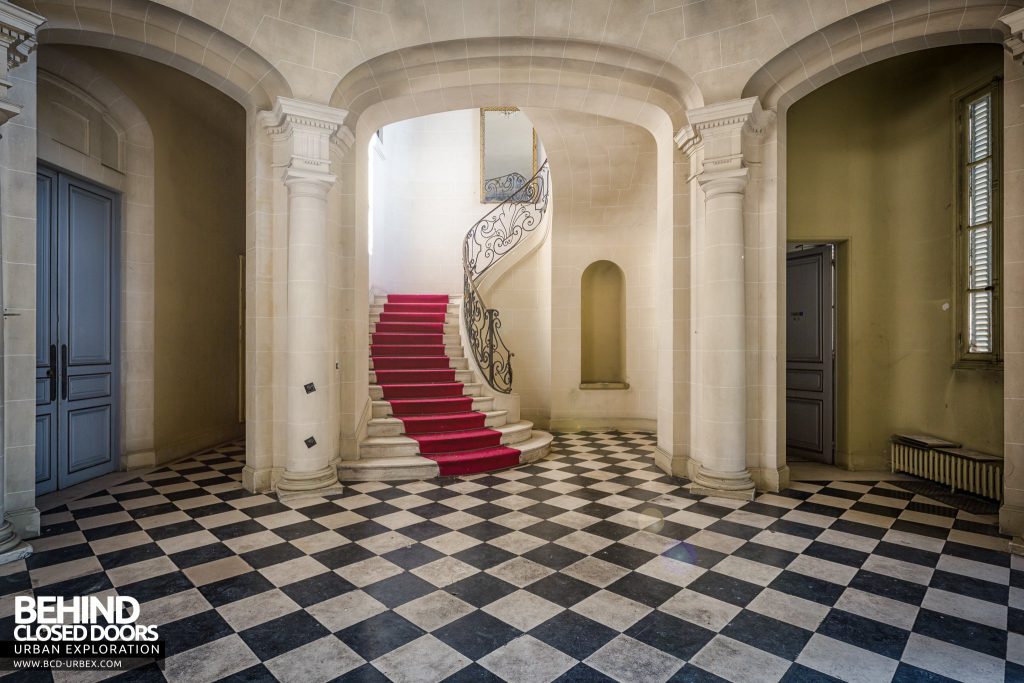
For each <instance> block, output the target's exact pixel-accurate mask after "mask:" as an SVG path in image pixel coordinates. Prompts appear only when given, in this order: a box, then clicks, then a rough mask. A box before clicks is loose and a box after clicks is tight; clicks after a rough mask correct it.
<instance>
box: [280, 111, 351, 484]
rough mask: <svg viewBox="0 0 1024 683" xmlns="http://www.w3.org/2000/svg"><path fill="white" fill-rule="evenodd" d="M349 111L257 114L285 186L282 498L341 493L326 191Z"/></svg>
mask: <svg viewBox="0 0 1024 683" xmlns="http://www.w3.org/2000/svg"><path fill="white" fill-rule="evenodd" d="M347 113H348V112H346V111H343V110H340V109H334V108H332V107H328V106H324V105H320V104H313V103H309V102H300V101H297V100H292V99H286V98H278V100H277V102H276V103H275V105H274V109H273V111H271V112H264V114H262V115H261V116H262V119H263V123H264V125H265V126H267V128H268V129H269V132H270V134H271V136H272V137H273V138H274V139H275V141H276V142H277V143H278V144H279V145H281V146H282V147H283V151H284V156H285V158H286V161H285V163H284V167H285V172H284V183H285V185H286V187H287V188H288V259H287V260H288V275H287V282H288V294H287V306H288V309H287V320H288V323H287V328H288V335H287V337H288V350H287V378H288V379H287V387H286V389H287V392H288V397H287V406H288V408H287V410H288V425H287V429H286V442H287V453H286V455H287V460H286V463H285V470H284V472H283V473H282V474H281V477H280V479H279V480H278V482H277V490H278V493H279V495H280V496H281V497H294V496H299V495H326V494H328V493H337V492H339V491H340V490H341V487H340V484H339V483H338V473H337V470H336V468H335V465H334V464H333V462H332V461H333V455H334V454H333V453H331V452H330V451H329V444H330V443H331V442H332V440H331V439H329V438H328V435H327V433H326V427H327V424H328V419H327V418H328V412H327V411H328V406H329V400H328V396H329V392H328V385H329V381H330V357H329V348H330V346H329V330H328V324H327V321H328V309H327V193H328V192H329V191H330V189H331V187H332V186H333V185H334V183H335V180H336V178H335V176H334V175H332V174H331V172H330V171H331V168H330V166H331V162H330V154H331V145H332V144H339V145H342V146H343V147H344V148H346V149H347V147H348V146H349V145H351V142H352V134H351V132H350V131H349V130H348V129H347V128H345V126H344V125H343V124H344V121H345V117H346V115H347Z"/></svg>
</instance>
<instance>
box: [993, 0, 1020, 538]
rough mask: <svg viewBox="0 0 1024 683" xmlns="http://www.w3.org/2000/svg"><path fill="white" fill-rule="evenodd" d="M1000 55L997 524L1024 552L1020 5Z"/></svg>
mask: <svg viewBox="0 0 1024 683" xmlns="http://www.w3.org/2000/svg"><path fill="white" fill-rule="evenodd" d="M1000 21H1002V22H1003V23H1004V24H1006V25H1007V26H1008V27H1009V28H1010V32H1009V36H1008V37H1007V38H1006V43H1005V45H1006V52H1005V54H1004V59H1003V190H1002V191H1003V240H1002V243H1003V250H1004V253H1003V279H1002V288H1003V289H1002V292H1001V294H1002V299H1003V330H1004V332H1003V405H1004V408H1003V411H1004V412H1003V495H1004V497H1003V505H1002V507H1001V508H999V528H1000V531H1002V532H1003V533H1004V534H1007V535H1010V536H1013V540H1012V541H1011V542H1010V551H1011V552H1013V553H1016V554H1018V555H1024V337H1022V336H1021V334H1020V331H1021V329H1024V9H1019V10H1016V11H1015V12H1011V13H1010V14H1007V15H1006V16H1004V17H1002V18H1001V19H1000Z"/></svg>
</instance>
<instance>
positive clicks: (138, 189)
mask: <svg viewBox="0 0 1024 683" xmlns="http://www.w3.org/2000/svg"><path fill="white" fill-rule="evenodd" d="M38 80H39V91H38V107H39V110H40V117H39V118H40V125H39V147H38V154H39V158H40V159H42V160H44V161H48V162H51V163H53V164H55V165H57V166H60V167H62V168H66V169H68V170H70V171H74V172H75V173H78V174H79V175H82V176H84V177H86V178H88V179H90V180H93V181H95V182H98V183H100V184H103V185H106V186H108V187H112V188H113V189H115V190H118V191H120V192H121V193H122V211H121V215H122V216H123V219H122V221H121V254H120V267H121V278H120V281H121V293H120V299H121V349H120V362H121V406H120V411H121V416H122V419H121V435H120V436H121V454H122V463H121V464H122V466H128V467H138V466H144V465H152V464H154V462H155V453H154V450H153V406H154V399H153V389H154V378H153V360H154V359H153V344H154V328H153V323H154V316H153V310H154V299H153V294H154V288H153V281H154V273H155V261H154V238H155V234H154V185H153V183H154V169H153V164H154V157H153V154H154V148H153V132H152V130H151V129H150V126H149V122H148V121H147V120H146V117H145V116H144V115H143V114H142V112H141V111H140V110H139V108H138V106H136V104H135V103H134V102H133V101H132V100H131V99H130V98H129V97H128V96H127V95H126V94H125V93H124V92H123V91H122V90H121V89H120V88H118V87H117V86H116V85H115V84H114V83H113V82H112V81H110V80H109V79H108V78H107V77H106V76H104V75H102V74H101V73H100V72H98V71H96V70H95V69H94V68H93V67H91V66H89V65H88V64H87V63H85V62H83V61H82V60H80V59H76V58H75V57H73V56H71V55H70V54H68V53H67V52H65V51H63V50H61V49H60V48H59V47H57V46H47V47H45V48H44V49H42V50H40V51H39V63H38ZM50 88H55V89H60V91H62V92H65V93H68V94H69V95H70V96H71V97H75V98H78V99H80V100H81V101H82V102H83V103H84V105H85V106H91V107H93V108H94V109H96V110H98V111H99V113H100V114H101V116H102V117H103V118H104V120H105V121H107V122H109V123H110V124H111V125H112V127H113V128H114V129H115V130H116V131H117V135H118V136H119V137H120V140H119V142H120V145H119V147H120V150H119V151H118V157H119V158H118V159H110V158H102V157H100V158H98V157H97V155H96V154H95V153H94V152H95V150H92V149H89V147H88V146H86V148H85V151H81V150H77V149H75V148H74V147H73V146H70V145H68V144H55V143H54V142H53V141H51V140H49V139H48V138H47V137H46V136H47V135H48V133H49V132H50V131H47V130H46V127H45V126H44V125H43V123H44V121H45V119H46V109H47V107H48V106H50V103H49V102H48V101H47V99H46V98H47V97H48V92H47V91H48V89H50ZM65 142H66V141H65ZM118 162H120V163H119V164H118ZM118 166H120V167H119V168H118Z"/></svg>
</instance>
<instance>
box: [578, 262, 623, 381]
mask: <svg viewBox="0 0 1024 683" xmlns="http://www.w3.org/2000/svg"><path fill="white" fill-rule="evenodd" d="M580 299H581V302H580V325H581V334H580V388H584V389H590V388H593V389H598V388H626V387H625V386H622V385H625V383H626V276H625V274H624V273H623V272H622V269H621V268H619V267H618V266H617V265H616V264H614V263H612V262H611V261H594V262H593V263H591V264H590V265H589V266H587V268H586V270H584V271H583V276H582V277H581V278H580Z"/></svg>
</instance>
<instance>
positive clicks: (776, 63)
mask: <svg viewBox="0 0 1024 683" xmlns="http://www.w3.org/2000/svg"><path fill="white" fill-rule="evenodd" d="M1020 6H1024V0H1011V2H1003V1H1002V0H998V1H997V0H966V2H965V0H959V1H958V2H935V1H934V0H932V1H931V2H929V0H896V1H894V2H888V3H883V4H880V5H876V6H875V7H871V8H870V9H866V10H864V11H862V12H858V13H857V14H853V15H850V16H848V17H846V18H844V19H840V20H839V21H836V22H834V23H832V24H830V25H828V26H826V27H824V28H822V29H821V30H819V31H815V32H814V33H811V34H810V35H808V36H806V37H804V38H802V39H801V40H798V41H797V42H796V43H794V44H793V45H791V46H789V47H788V48H786V49H785V50H783V51H782V52H780V53H779V54H777V55H776V56H775V57H773V58H772V59H771V60H769V61H768V62H767V63H766V64H765V65H764V66H763V67H761V68H760V69H758V70H757V71H756V72H755V73H754V74H753V76H751V78H750V80H749V81H747V84H746V86H745V87H744V89H743V96H744V97H752V96H757V97H760V98H761V102H762V104H763V105H764V107H765V108H766V109H777V108H780V107H781V108H783V109H785V108H786V107H788V106H789V105H790V104H792V103H793V102H795V101H796V100H798V99H800V98H801V97H803V96H804V95H806V94H807V93H809V92H811V91H812V90H814V89H816V88H818V87H820V86H822V85H824V84H825V83H828V82H829V81H831V80H833V79H835V78H838V77H839V76H842V75H843V74H847V73H849V72H851V71H855V70H856V69H859V68H860V67H862V66H867V65H868V64H872V63H874V62H877V61H881V60H883V59H886V58H888V57H895V56H896V55H900V54H905V53H908V52H913V51H915V50H923V49H927V48H930V47H941V46H944V45H956V44H962V43H995V42H1002V40H1003V39H1004V38H1005V36H1006V33H1007V29H1006V26H1005V25H1003V24H1002V22H1000V21H999V18H1000V17H1002V16H1004V15H1006V14H1008V13H1009V12H1011V11H1013V10H1014V9H1016V8H1017V7H1020Z"/></svg>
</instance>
